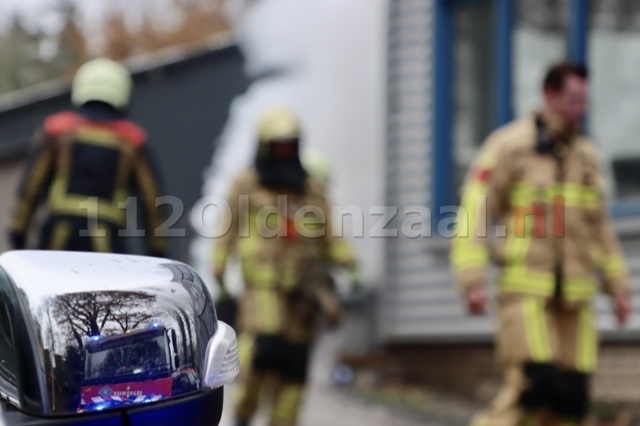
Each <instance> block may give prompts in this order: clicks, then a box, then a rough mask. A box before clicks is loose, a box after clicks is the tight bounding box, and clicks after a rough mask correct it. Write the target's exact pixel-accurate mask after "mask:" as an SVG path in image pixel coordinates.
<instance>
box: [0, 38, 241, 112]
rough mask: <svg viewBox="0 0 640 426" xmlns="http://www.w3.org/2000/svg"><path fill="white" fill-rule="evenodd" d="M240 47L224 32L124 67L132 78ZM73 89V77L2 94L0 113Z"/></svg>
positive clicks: (137, 58)
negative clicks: (233, 47) (236, 46)
mask: <svg viewBox="0 0 640 426" xmlns="http://www.w3.org/2000/svg"><path fill="white" fill-rule="evenodd" d="M234 45H236V42H235V38H234V36H233V33H232V32H231V31H224V32H220V33H217V34H214V35H212V36H211V37H208V38H207V39H205V40H204V41H200V42H195V43H187V44H182V45H177V46H170V47H166V48H163V49H159V50H156V51H154V52H150V53H144V54H141V55H136V56H134V57H132V58H129V59H127V60H126V61H124V62H123V64H124V65H125V66H126V67H127V68H128V69H129V71H130V72H131V74H132V75H136V74H140V73H145V72H148V71H151V70H154V69H158V68H162V67H165V66H167V65H172V64H175V63H179V62H182V61H185V60H188V59H191V58H193V57H197V56H199V55H202V54H206V53H209V52H215V51H221V50H224V49H227V48H229V47H232V46H234ZM70 87H71V79H70V78H58V79H55V80H49V81H45V82H42V83H38V84H35V85H33V86H29V87H26V88H23V89H19V90H15V91H12V92H8V93H4V94H1V95H0V113H3V112H6V111H10V110H12V109H16V108H20V107H23V106H26V105H29V104H32V103H34V102H38V101H43V100H46V99H51V98H54V97H57V96H62V95H64V94H65V93H67V92H68V91H69V89H70Z"/></svg>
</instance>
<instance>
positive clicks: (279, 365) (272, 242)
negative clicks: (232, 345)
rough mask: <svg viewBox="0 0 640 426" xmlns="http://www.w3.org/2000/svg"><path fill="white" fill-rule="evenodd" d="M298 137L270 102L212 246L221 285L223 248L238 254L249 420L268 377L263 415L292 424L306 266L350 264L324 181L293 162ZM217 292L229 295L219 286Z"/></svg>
mask: <svg viewBox="0 0 640 426" xmlns="http://www.w3.org/2000/svg"><path fill="white" fill-rule="evenodd" d="M301 138H302V132H301V127H300V123H299V121H298V119H297V117H296V115H295V114H294V113H293V112H291V111H290V110H289V109H287V108H284V107H279V106H278V107H272V108H270V109H268V110H267V111H266V112H265V113H264V114H263V115H262V117H261V118H260V120H259V123H258V150H257V155H256V160H255V164H254V166H253V167H251V168H250V169H249V170H247V171H245V172H243V173H242V174H241V175H240V176H239V177H238V178H237V180H236V181H235V183H234V184H233V187H232V190H231V194H230V196H229V204H230V207H231V216H230V217H229V218H228V220H229V222H228V223H229V224H230V228H229V229H230V231H229V232H228V233H226V234H225V235H224V236H223V237H222V238H221V239H220V240H218V242H217V243H216V247H215V254H214V256H215V258H214V275H215V277H216V279H217V281H218V283H219V284H220V285H223V284H222V278H223V275H224V271H225V266H226V263H227V259H228V257H229V255H231V254H237V255H238V256H239V258H240V262H241V267H242V273H243V278H244V282H245V289H244V292H243V294H242V296H241V297H240V301H239V309H238V310H239V312H238V325H237V327H238V331H239V339H238V340H239V343H238V345H239V352H240V364H241V371H242V373H241V379H240V385H239V388H240V389H239V390H238V395H237V397H238V398H237V401H236V402H237V403H236V417H237V422H238V423H237V424H238V425H246V424H248V423H249V421H250V419H251V417H252V415H253V414H254V412H255V411H256V408H257V404H258V399H259V397H260V393H261V390H262V389H263V387H264V384H265V381H266V380H267V378H271V379H273V380H275V392H274V395H273V404H272V412H271V423H270V424H271V425H272V426H293V425H296V424H297V415H298V409H299V405H300V402H301V399H302V392H303V388H304V384H305V381H306V378H307V367H308V362H309V352H310V344H311V340H312V338H313V318H314V317H315V315H316V313H317V307H318V305H319V304H320V302H319V300H318V298H317V297H318V292H317V291H316V288H314V285H313V284H311V283H310V281H309V280H307V279H306V277H307V276H308V271H307V268H308V266H309V265H313V264H314V262H315V259H316V258H317V257H328V258H330V259H331V261H332V262H333V263H335V264H339V265H343V266H345V267H347V268H349V269H351V270H353V269H355V260H354V257H353V254H352V252H351V251H350V250H348V247H345V245H344V244H340V239H339V238H334V237H333V236H332V232H331V223H330V218H331V216H330V211H329V204H328V202H327V200H326V197H325V193H324V190H323V188H322V187H321V185H319V184H318V183H317V182H316V181H315V180H314V179H310V178H308V175H307V172H306V171H305V170H304V168H303V166H302V164H301V161H300V157H299V145H300V140H301ZM307 210H308V211H313V213H312V214H311V216H309V215H308V214H306V213H305V212H306V211H307ZM265 212H266V214H265ZM300 212H302V214H301V213H300ZM221 293H222V294H227V292H226V290H225V289H224V288H221Z"/></svg>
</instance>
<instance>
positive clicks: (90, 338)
mask: <svg viewBox="0 0 640 426" xmlns="http://www.w3.org/2000/svg"><path fill="white" fill-rule="evenodd" d="M103 337H104V336H102V335H97V336H91V337H89V341H90V342H95V341H98V340H100V339H102V338H103Z"/></svg>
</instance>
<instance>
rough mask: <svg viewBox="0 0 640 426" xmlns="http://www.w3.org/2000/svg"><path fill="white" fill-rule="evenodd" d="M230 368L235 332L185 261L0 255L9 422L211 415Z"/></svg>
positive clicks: (122, 421) (174, 420) (119, 425)
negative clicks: (218, 316) (223, 319)
mask: <svg viewBox="0 0 640 426" xmlns="http://www.w3.org/2000/svg"><path fill="white" fill-rule="evenodd" d="M238 370H239V369H238V351H237V344H236V337H235V333H234V332H233V330H232V329H231V328H230V327H229V326H228V325H226V324H225V323H223V322H221V321H218V320H217V319H216V314H215V310H214V308H213V303H212V300H211V297H210V295H209V293H208V291H207V289H206V287H205V285H204V283H203V282H202V280H201V279H200V278H199V277H198V275H197V274H196V273H195V272H194V271H193V269H192V268H190V267H189V266H187V265H184V264H182V263H179V262H174V261H170V260H166V259H158V258H147V257H140V256H126V255H112V254H95V253H71V252H51V251H48V252H39V251H20V252H9V253H5V254H3V255H2V256H0V400H2V404H0V411H1V412H2V414H3V415H4V418H5V421H6V422H7V424H9V425H12V426H13V425H16V426H19V425H33V426H35V425H47V426H49V425H51V426H54V425H82V426H125V425H126V426H138V425H140V426H141V425H150V424H152V425H154V426H164V425H167V426H168V425H171V426H174V425H178V424H188V425H193V426H200V425H202V426H205V425H206V426H210V425H217V424H218V423H219V422H220V417H221V415H222V402H223V388H222V387H223V386H224V385H225V384H228V383H230V382H231V381H233V379H235V377H236V376H237V375H238ZM0 424H1V423H0Z"/></svg>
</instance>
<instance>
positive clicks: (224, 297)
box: [217, 278, 231, 300]
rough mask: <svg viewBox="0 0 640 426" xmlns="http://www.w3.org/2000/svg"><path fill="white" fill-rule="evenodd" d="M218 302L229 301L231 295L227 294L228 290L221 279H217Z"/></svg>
mask: <svg viewBox="0 0 640 426" xmlns="http://www.w3.org/2000/svg"><path fill="white" fill-rule="evenodd" d="M217 280H218V291H219V293H218V300H229V299H231V295H230V294H229V290H227V286H226V285H225V282H224V279H223V278H218V279H217Z"/></svg>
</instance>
